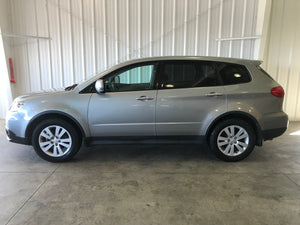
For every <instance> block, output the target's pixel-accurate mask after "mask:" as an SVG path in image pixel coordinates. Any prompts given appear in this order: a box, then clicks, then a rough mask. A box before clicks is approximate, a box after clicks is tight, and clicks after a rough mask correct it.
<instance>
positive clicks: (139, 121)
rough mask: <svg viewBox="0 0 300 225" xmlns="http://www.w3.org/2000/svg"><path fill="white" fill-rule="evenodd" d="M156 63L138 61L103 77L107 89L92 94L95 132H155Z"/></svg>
mask: <svg viewBox="0 0 300 225" xmlns="http://www.w3.org/2000/svg"><path fill="white" fill-rule="evenodd" d="M155 71H156V64H155V63H147V64H145V63H144V64H135V65H130V66H127V67H125V68H122V69H118V70H117V71H114V72H112V73H110V74H109V75H107V76H105V77H104V78H103V80H104V84H105V93H103V94H98V93H94V94H92V96H91V100H90V104H89V111H88V118H89V126H90V131H91V135H92V136H155V103H156V94H157V90H154V88H153V87H154V79H155Z"/></svg>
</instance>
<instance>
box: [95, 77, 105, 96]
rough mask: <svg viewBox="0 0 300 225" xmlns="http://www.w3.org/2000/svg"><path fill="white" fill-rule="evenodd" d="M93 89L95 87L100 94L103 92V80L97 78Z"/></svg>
mask: <svg viewBox="0 0 300 225" xmlns="http://www.w3.org/2000/svg"><path fill="white" fill-rule="evenodd" d="M95 89H96V91H97V93H98V94H102V93H104V92H105V88H104V81H103V80H102V79H99V80H97V81H96V83H95Z"/></svg>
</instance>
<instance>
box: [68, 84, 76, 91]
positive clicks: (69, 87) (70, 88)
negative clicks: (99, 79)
mask: <svg viewBox="0 0 300 225" xmlns="http://www.w3.org/2000/svg"><path fill="white" fill-rule="evenodd" d="M77 85H78V84H73V85H71V86H68V87H66V88H65V91H71V90H73V89H74V88H75V87H76V86H77Z"/></svg>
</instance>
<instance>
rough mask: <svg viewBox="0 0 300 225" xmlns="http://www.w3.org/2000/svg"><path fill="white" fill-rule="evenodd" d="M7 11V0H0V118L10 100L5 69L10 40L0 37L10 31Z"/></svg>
mask: <svg viewBox="0 0 300 225" xmlns="http://www.w3.org/2000/svg"><path fill="white" fill-rule="evenodd" d="M9 12H10V8H9V0H0V118H4V117H5V114H6V111H7V110H8V108H9V106H10V104H11V101H12V95H11V86H10V83H9V75H8V71H7V59H8V58H9V57H10V54H11V50H10V46H11V41H10V40H9V39H5V38H4V39H3V38H2V37H3V36H2V32H10V28H11V24H10V13H9ZM4 50H5V51H4Z"/></svg>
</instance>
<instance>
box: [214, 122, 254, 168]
mask: <svg viewBox="0 0 300 225" xmlns="http://www.w3.org/2000/svg"><path fill="white" fill-rule="evenodd" d="M230 125H237V126H240V127H242V128H244V129H245V130H246V131H247V133H248V135H249V143H248V147H247V149H246V150H245V151H244V152H243V153H242V154H240V155H238V156H227V155H225V154H224V153H223V152H221V151H220V150H219V148H218V145H217V138H218V135H219V133H220V132H221V130H223V129H224V128H225V127H227V126H230ZM255 142H256V135H255V132H254V129H253V128H252V126H251V125H249V124H248V123H247V122H245V121H244V120H240V119H228V120H224V121H222V122H220V123H218V124H217V125H216V126H215V127H214V129H213V131H212V133H211V135H210V137H209V145H210V148H211V150H212V151H213V152H214V153H215V155H216V156H217V157H218V158H219V159H222V160H224V161H228V162H235V161H239V160H242V159H244V158H246V157H247V156H248V155H249V154H250V153H251V152H252V151H253V149H254V147H255Z"/></svg>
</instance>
